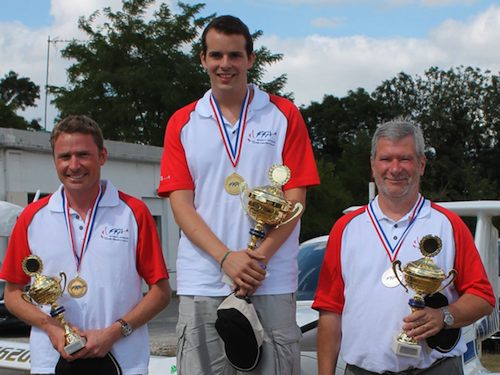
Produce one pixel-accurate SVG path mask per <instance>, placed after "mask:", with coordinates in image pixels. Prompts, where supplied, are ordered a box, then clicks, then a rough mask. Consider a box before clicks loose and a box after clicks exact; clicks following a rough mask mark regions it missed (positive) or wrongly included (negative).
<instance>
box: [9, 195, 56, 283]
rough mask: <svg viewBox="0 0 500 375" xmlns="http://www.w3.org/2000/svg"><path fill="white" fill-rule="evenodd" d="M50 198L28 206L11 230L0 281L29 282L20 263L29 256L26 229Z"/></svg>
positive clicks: (47, 197) (29, 250)
mask: <svg viewBox="0 0 500 375" xmlns="http://www.w3.org/2000/svg"><path fill="white" fill-rule="evenodd" d="M49 198H50V196H46V197H44V198H42V199H40V200H38V201H36V202H34V203H31V204H30V205H28V206H27V207H26V208H25V209H24V210H23V212H22V213H21V215H20V216H19V218H18V219H17V222H16V225H15V226H14V229H13V230H12V233H11V235H10V240H9V246H8V247H7V253H6V254H5V258H4V260H3V264H2V270H1V271H0V279H3V280H5V281H8V282H10V283H13V284H20V285H25V284H28V283H29V282H30V277H29V276H28V275H26V274H25V273H24V271H23V267H22V262H23V260H24V258H26V257H27V256H29V255H31V249H30V245H29V240H28V227H29V225H30V223H31V221H32V220H33V217H34V216H35V214H36V213H37V212H38V211H39V210H40V209H41V208H43V207H44V206H45V205H47V203H48V202H49Z"/></svg>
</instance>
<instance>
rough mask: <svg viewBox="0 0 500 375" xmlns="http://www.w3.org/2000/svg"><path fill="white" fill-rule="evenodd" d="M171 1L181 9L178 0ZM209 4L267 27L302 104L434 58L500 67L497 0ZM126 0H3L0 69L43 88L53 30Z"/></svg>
mask: <svg viewBox="0 0 500 375" xmlns="http://www.w3.org/2000/svg"><path fill="white" fill-rule="evenodd" d="M166 2H167V3H168V4H170V6H171V7H172V8H173V9H174V11H175V10H176V9H177V6H176V2H174V1H173V0H167V1H166ZM186 2H187V3H190V4H194V3H197V2H193V1H186ZM205 4H206V6H205V8H204V10H203V11H202V13H201V15H204V16H206V15H209V14H212V13H217V14H233V15H236V16H238V17H240V18H241V19H242V20H243V21H245V22H246V23H247V24H248V26H249V28H250V30H251V31H255V30H258V29H260V30H262V31H263V33H264V35H263V36H262V37H261V38H260V39H259V40H258V42H257V45H265V46H266V47H268V48H269V49H270V50H271V51H273V52H279V53H282V54H283V55H284V59H283V60H282V61H281V62H279V63H277V64H275V65H273V66H271V67H270V68H269V69H268V72H267V74H266V75H267V77H268V78H272V77H275V76H277V75H280V74H282V73H286V74H287V76H288V83H287V87H286V89H287V91H291V92H293V93H294V95H295V100H296V103H297V104H298V105H308V104H310V103H311V101H321V100H322V98H323V96H324V95H325V94H333V95H336V96H344V95H346V94H347V93H348V91H349V90H355V89H357V88H358V87H362V88H365V89H366V90H367V91H371V90H373V89H374V88H375V87H377V86H378V85H379V84H380V83H381V82H382V81H383V80H386V79H390V78H392V77H394V76H395V75H396V74H397V73H399V72H402V71H404V72H405V73H408V74H411V75H422V74H423V73H424V72H425V71H426V70H427V69H429V68H430V67H431V66H437V67H440V68H442V69H448V68H450V67H454V66H458V65H464V66H474V67H478V68H481V69H483V70H485V69H490V70H492V71H493V72H495V73H496V74H498V73H499V70H500V43H499V42H498V35H500V1H498V0H497V1H491V0H490V1H488V0H237V1H236V0H207V1H206V2H205ZM120 5H121V1H120V0H71V1H67V0H0V6H1V8H0V9H1V11H0V76H4V75H5V74H6V73H7V72H8V71H9V70H14V71H15V72H17V73H19V74H20V75H21V76H26V77H29V78H31V79H32V80H33V81H34V82H35V83H36V84H38V85H40V86H41V87H42V88H43V87H44V85H45V79H46V75H45V72H46V57H47V36H48V35H50V36H51V38H52V39H54V38H58V39H71V38H82V37H84V35H82V34H81V33H80V32H79V31H78V28H77V19H78V17H79V16H82V15H89V14H90V13H91V12H92V11H94V10H97V9H102V8H103V7H105V6H111V7H112V8H113V9H115V10H116V9H118V8H119V7H120ZM62 44H63V43H60V44H55V45H53V46H52V47H51V52H50V62H49V65H50V69H49V84H52V85H64V84H65V82H66V76H65V71H66V69H67V67H68V66H69V64H70V62H68V61H65V60H63V59H62V58H61V56H60V52H59V51H60V49H61V48H62V47H63V46H62ZM42 91H43V90H42ZM43 102H44V93H42V98H41V99H40V102H39V106H38V107H37V108H31V109H29V110H28V111H26V115H25V116H26V117H27V118H29V119H31V118H43V117H44V116H43V115H44V113H43V112H44V108H43V107H44V106H43ZM49 112H50V113H49V115H48V117H50V119H52V118H53V117H54V116H55V114H56V110H55V109H54V108H53V107H51V106H49ZM50 121H51V120H50ZM50 121H48V122H50ZM49 125H50V124H49ZM49 127H50V126H49Z"/></svg>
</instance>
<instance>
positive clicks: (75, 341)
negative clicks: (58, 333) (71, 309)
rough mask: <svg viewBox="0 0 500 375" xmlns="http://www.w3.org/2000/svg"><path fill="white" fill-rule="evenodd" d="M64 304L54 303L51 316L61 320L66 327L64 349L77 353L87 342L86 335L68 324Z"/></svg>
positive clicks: (70, 352) (67, 351) (69, 352)
mask: <svg viewBox="0 0 500 375" xmlns="http://www.w3.org/2000/svg"><path fill="white" fill-rule="evenodd" d="M64 311H65V309H64V306H58V305H57V304H55V303H54V304H52V308H51V310H50V316H52V317H53V318H56V319H57V320H59V322H60V323H61V325H62V326H63V328H64V341H65V344H66V345H65V346H64V351H65V352H66V353H67V354H69V355H71V354H73V353H76V352H77V351H78V350H80V349H81V348H83V347H84V346H85V344H86V343H87V340H86V339H85V337H81V336H80V335H79V334H78V333H76V332H75V331H74V330H73V329H72V328H71V327H70V326H69V324H68V322H67V321H66V319H64Z"/></svg>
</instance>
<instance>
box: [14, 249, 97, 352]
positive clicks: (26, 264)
mask: <svg viewBox="0 0 500 375" xmlns="http://www.w3.org/2000/svg"><path fill="white" fill-rule="evenodd" d="M22 265H23V271H24V272H25V273H26V274H27V275H29V276H31V277H34V278H35V280H33V282H32V283H31V286H30V288H29V289H28V291H27V292H25V293H23V294H22V298H23V299H24V300H25V301H26V302H29V303H31V304H34V305H38V306H41V305H50V306H51V309H50V316H51V317H53V318H56V319H57V320H59V321H60V322H61V325H62V326H63V328H64V339H65V341H66V345H65V346H64V351H65V352H66V353H67V354H68V355H71V354H73V353H75V352H77V351H78V350H80V349H81V348H83V347H84V346H85V344H86V343H87V340H85V338H84V337H81V336H80V335H79V334H78V333H76V332H75V331H74V330H73V329H72V328H71V327H70V326H69V325H68V323H67V322H66V320H64V311H65V309H64V307H63V306H59V305H57V303H56V301H57V299H58V298H59V297H60V296H61V295H62V294H63V292H64V288H65V287H66V274H65V273H64V272H61V273H59V277H50V276H45V275H42V274H41V272H42V269H43V263H42V260H41V259H40V257H38V256H36V255H30V256H28V257H26V258H24V260H23V263H22ZM63 279H64V284H63V286H61V282H62V280H63Z"/></svg>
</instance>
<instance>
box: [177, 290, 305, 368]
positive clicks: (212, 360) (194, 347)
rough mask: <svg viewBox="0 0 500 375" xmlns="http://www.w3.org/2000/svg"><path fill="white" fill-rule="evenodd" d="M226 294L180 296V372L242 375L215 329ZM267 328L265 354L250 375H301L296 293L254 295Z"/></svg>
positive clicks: (256, 307)
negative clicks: (234, 365)
mask: <svg viewBox="0 0 500 375" xmlns="http://www.w3.org/2000/svg"><path fill="white" fill-rule="evenodd" d="M224 298H225V297H203V296H180V297H179V321H178V323H177V340H178V343H177V373H178V374H179V375H235V374H239V372H237V371H236V370H235V369H234V368H233V367H232V366H231V365H230V364H229V362H228V361H227V360H226V357H225V354H224V345H223V342H222V340H221V339H220V337H219V335H218V333H217V331H216V330H215V320H216V319H217V307H218V306H219V305H220V304H221V303H222V301H223V300H224ZM251 300H252V303H253V304H254V306H255V310H256V311H257V314H258V316H259V319H260V321H261V323H262V326H263V328H264V343H263V345H262V357H261V359H260V362H259V364H258V366H257V368H256V369H255V370H253V371H251V372H246V373H245V374H248V375H273V374H274V375H299V374H300V345H299V341H300V338H301V333H300V329H299V328H298V326H297V323H296V321H295V308H296V302H295V294H278V295H269V296H252V297H251Z"/></svg>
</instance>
